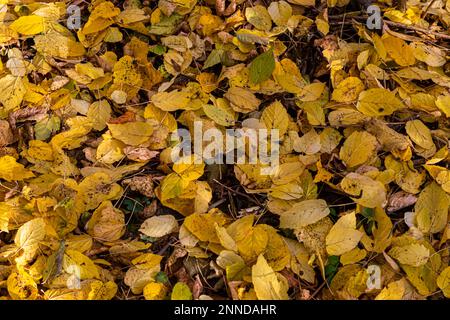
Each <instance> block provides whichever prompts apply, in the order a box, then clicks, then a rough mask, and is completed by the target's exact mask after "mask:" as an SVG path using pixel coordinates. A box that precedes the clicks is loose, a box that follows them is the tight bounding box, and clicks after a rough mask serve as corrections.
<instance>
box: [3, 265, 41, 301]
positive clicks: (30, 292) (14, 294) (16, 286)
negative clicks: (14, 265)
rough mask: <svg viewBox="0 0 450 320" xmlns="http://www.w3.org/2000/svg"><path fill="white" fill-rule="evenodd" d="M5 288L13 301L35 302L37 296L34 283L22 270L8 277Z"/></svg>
mask: <svg viewBox="0 0 450 320" xmlns="http://www.w3.org/2000/svg"><path fill="white" fill-rule="evenodd" d="M6 286H7V289H8V293H9V295H10V296H11V298H12V299H14V300H36V299H37V297H38V294H39V293H38V288H37V284H36V282H34V280H33V278H32V277H31V276H30V275H29V274H28V273H27V272H26V271H25V270H23V268H19V269H18V271H17V272H12V273H11V274H10V275H9V277H8V280H7V281H6Z"/></svg>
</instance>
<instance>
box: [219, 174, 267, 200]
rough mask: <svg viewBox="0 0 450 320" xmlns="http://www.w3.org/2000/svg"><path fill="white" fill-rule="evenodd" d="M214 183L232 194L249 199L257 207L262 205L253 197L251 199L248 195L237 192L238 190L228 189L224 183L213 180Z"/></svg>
mask: <svg viewBox="0 0 450 320" xmlns="http://www.w3.org/2000/svg"><path fill="white" fill-rule="evenodd" d="M213 181H214V182H215V183H217V184H219V185H221V186H222V187H224V188H225V189H227V190H229V191H230V192H233V193H235V194H238V195H240V196H243V197H245V198H247V199H248V200H250V201H251V202H253V203H254V204H256V205H258V206H261V203H260V202H259V201H256V200H255V199H253V198H252V197H250V196H249V195H248V194H245V193H242V192H239V191H237V190H233V189H232V188H230V187H227V186H226V185H224V184H223V183H221V182H219V181H217V180H216V179H213Z"/></svg>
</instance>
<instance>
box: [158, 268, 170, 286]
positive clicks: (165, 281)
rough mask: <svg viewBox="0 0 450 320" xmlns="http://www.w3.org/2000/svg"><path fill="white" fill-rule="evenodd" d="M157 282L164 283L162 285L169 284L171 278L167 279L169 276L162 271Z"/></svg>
mask: <svg viewBox="0 0 450 320" xmlns="http://www.w3.org/2000/svg"><path fill="white" fill-rule="evenodd" d="M155 280H156V282H158V283H162V284H168V283H169V277H167V274H166V273H165V272H163V271H160V272H158V273H157V274H156V276H155Z"/></svg>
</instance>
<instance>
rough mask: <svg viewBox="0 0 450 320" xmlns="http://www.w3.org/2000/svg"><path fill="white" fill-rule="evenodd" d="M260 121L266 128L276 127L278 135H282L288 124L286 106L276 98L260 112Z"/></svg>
mask: <svg viewBox="0 0 450 320" xmlns="http://www.w3.org/2000/svg"><path fill="white" fill-rule="evenodd" d="M261 122H262V123H263V124H264V125H265V126H266V128H267V130H271V129H277V130H278V134H279V136H280V137H282V136H283V135H284V134H285V133H286V131H287V129H288V125H289V116H288V113H287V112H286V108H285V107H284V106H283V105H282V104H281V102H279V101H278V100H277V101H275V102H273V103H272V104H270V105H269V106H268V107H267V108H265V109H264V111H263V112H262V115H261Z"/></svg>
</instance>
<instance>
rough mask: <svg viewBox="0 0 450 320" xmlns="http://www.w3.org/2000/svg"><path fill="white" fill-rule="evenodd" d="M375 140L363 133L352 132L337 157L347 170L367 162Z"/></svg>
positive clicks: (375, 142)
mask: <svg viewBox="0 0 450 320" xmlns="http://www.w3.org/2000/svg"><path fill="white" fill-rule="evenodd" d="M376 146H377V139H376V138H375V137H374V136H373V135H371V134H370V133H367V132H365V131H355V132H353V133H352V134H351V135H350V136H349V137H348V138H347V140H345V142H344V145H343V146H342V148H341V150H340V151H339V157H340V158H341V160H342V161H343V162H344V163H345V165H346V166H347V167H348V168H353V167H356V166H359V165H361V164H364V163H365V162H367V161H368V160H369V159H370V158H371V157H372V156H373V154H374V151H375V149H376Z"/></svg>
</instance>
